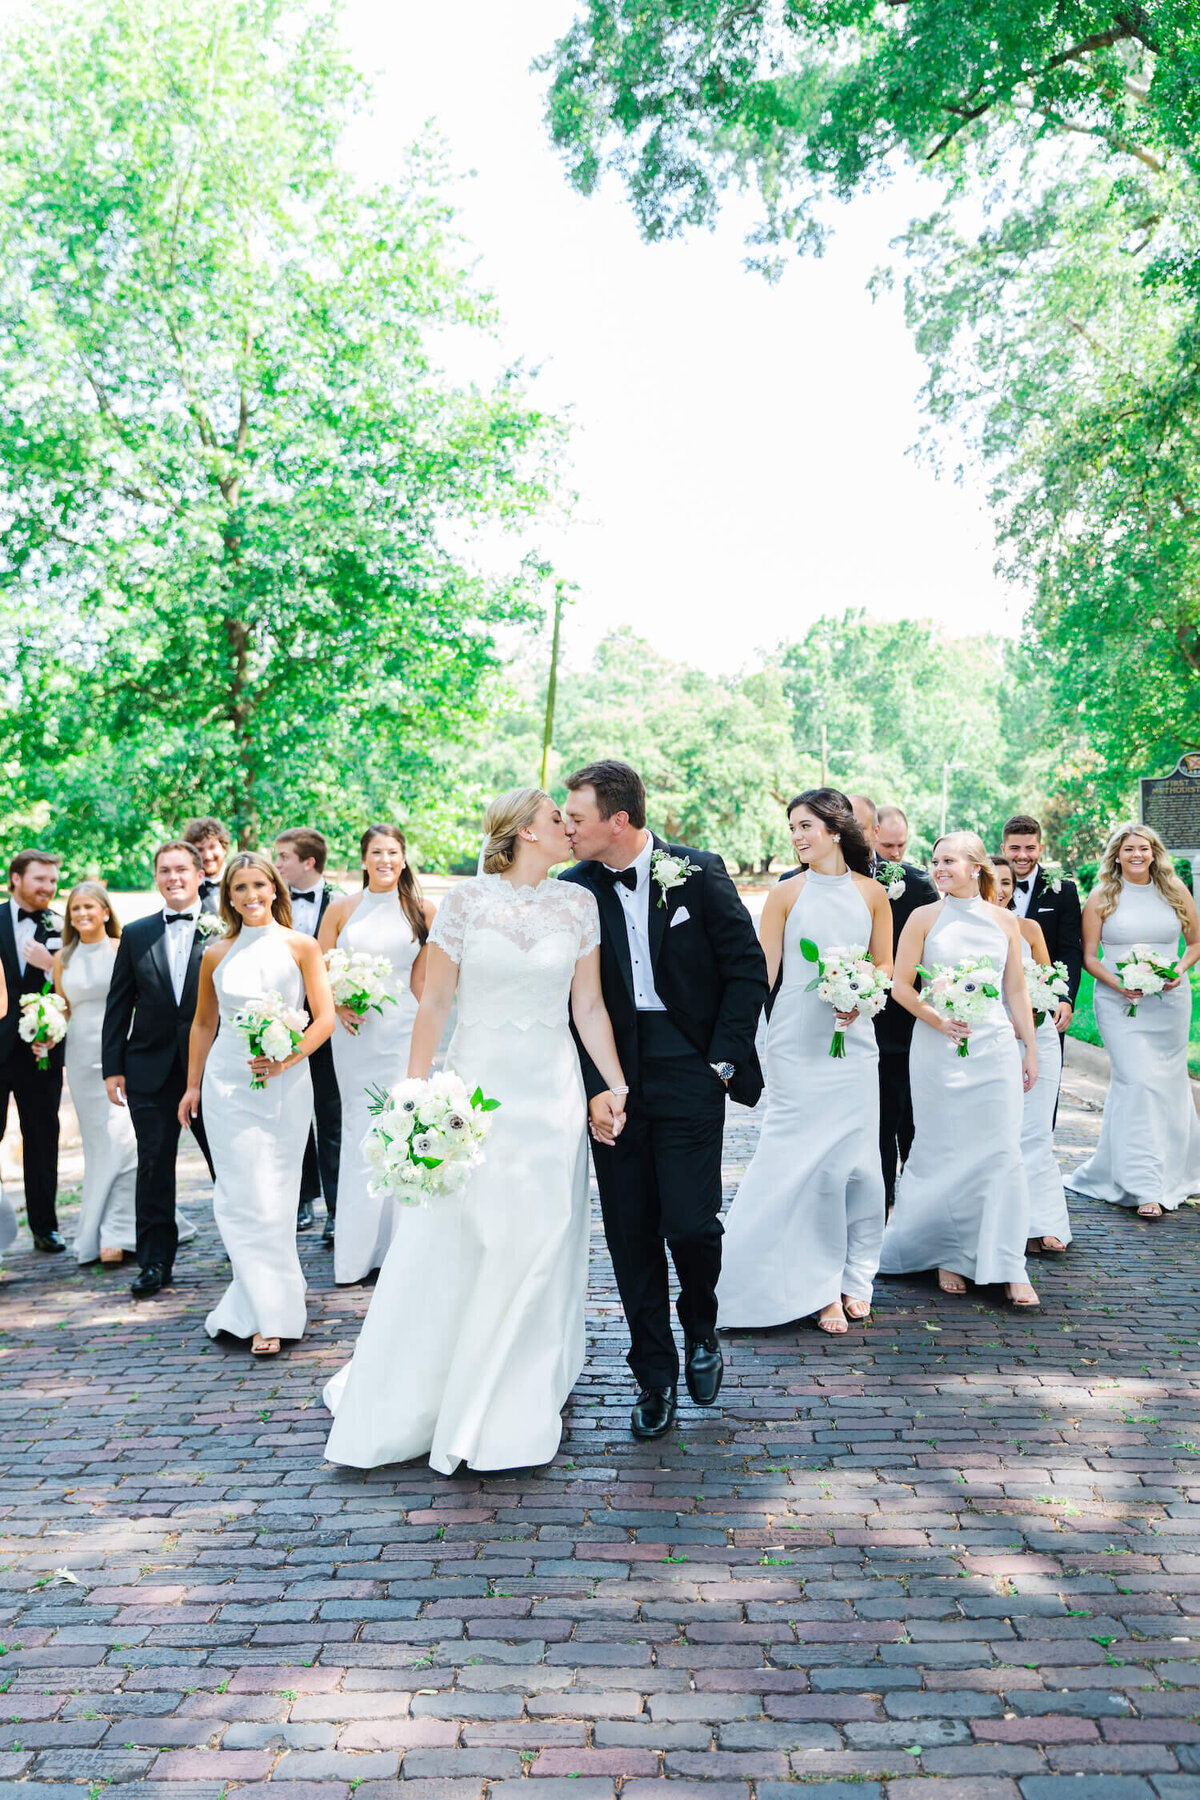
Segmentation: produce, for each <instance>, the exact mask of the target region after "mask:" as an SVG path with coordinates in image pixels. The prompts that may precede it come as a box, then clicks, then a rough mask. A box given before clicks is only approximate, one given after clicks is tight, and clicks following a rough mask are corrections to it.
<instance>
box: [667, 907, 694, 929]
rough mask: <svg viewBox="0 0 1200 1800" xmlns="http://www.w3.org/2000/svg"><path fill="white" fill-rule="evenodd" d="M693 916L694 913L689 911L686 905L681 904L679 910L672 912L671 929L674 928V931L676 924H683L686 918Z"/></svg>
mask: <svg viewBox="0 0 1200 1800" xmlns="http://www.w3.org/2000/svg"><path fill="white" fill-rule="evenodd" d="M691 916H692V915H691V913H690V912H689V911H688V909H687V907H686V906H681V907H680V908H679V910H678V911H677V912H673V913H672V914H671V929H672V931H674V929H675V927H676V925H682V924H683V921H684V920H685V919H690V918H691Z"/></svg>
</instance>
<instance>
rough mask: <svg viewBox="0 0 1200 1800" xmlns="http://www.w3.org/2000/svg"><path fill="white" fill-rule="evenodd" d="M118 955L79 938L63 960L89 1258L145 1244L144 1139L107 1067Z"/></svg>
mask: <svg viewBox="0 0 1200 1800" xmlns="http://www.w3.org/2000/svg"><path fill="white" fill-rule="evenodd" d="M116 960H117V940H116V939H115V938H110V937H102V938H101V939H100V941H99V943H97V944H85V943H83V942H82V941H81V940H78V939H77V940H76V943H75V947H74V949H73V950H72V951H71V953H70V955H69V956H66V957H64V959H63V965H62V990H63V994H64V995H65V997H66V1000H67V1003H68V1005H69V1006H70V1008H71V1017H70V1023H69V1026H68V1030H67V1040H66V1072H67V1086H68V1087H69V1089H70V1093H71V1100H72V1103H73V1105H74V1107H75V1117H76V1118H77V1119H78V1121H79V1136H80V1138H81V1140H82V1143H83V1198H82V1200H81V1201H80V1205H79V1223H78V1224H77V1225H76V1227H75V1241H74V1243H73V1245H72V1246H71V1247H72V1249H73V1250H74V1252H75V1261H76V1262H81V1263H87V1262H95V1260H96V1258H97V1257H98V1256H99V1254H100V1252H101V1250H102V1249H103V1250H136V1249H137V1220H136V1218H135V1216H134V1191H135V1189H136V1187H137V1139H136V1137H135V1136H134V1133H133V1122H132V1120H131V1119H130V1117H129V1112H128V1109H127V1108H126V1107H124V1106H114V1105H113V1103H112V1101H111V1100H110V1099H109V1097H108V1091H107V1089H106V1088H105V1086H104V1077H103V1075H102V1074H101V1072H100V1034H101V1031H102V1029H103V1026H104V1006H105V1002H106V1001H107V999H108V988H109V983H110V982H111V980H112V972H113V964H114V963H115V962H116ZM181 1222H182V1221H181Z"/></svg>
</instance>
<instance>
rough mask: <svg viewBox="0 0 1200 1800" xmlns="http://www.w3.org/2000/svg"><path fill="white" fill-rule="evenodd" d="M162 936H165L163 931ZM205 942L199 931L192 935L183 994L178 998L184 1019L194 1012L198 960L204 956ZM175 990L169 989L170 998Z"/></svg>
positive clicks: (198, 982) (198, 967)
mask: <svg viewBox="0 0 1200 1800" xmlns="http://www.w3.org/2000/svg"><path fill="white" fill-rule="evenodd" d="M163 936H164V937H165V936H166V932H165V931H164V933H163ZM204 945H205V940H204V938H203V936H202V935H201V933H200V932H199V931H196V932H194V933H193V935H192V950H191V955H190V956H189V957H188V965H187V968H186V969H185V971H184V976H183V992H182V994H181V995H180V996H179V1010H180V1012H181V1013H182V1014H183V1015H184V1017H185V1018H190V1017H191V1016H192V1014H193V1013H194V1012H195V1010H196V995H197V993H198V992H199V989H200V959H201V957H202V956H203V955H204ZM174 993H175V990H174V988H172V989H171V995H172V998H174Z"/></svg>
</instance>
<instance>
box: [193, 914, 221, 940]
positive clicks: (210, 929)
mask: <svg viewBox="0 0 1200 1800" xmlns="http://www.w3.org/2000/svg"><path fill="white" fill-rule="evenodd" d="M196 932H197V935H198V936H199V937H202V938H215V937H224V935H225V925H224V921H223V920H222V919H221V918H220V916H219V914H217V913H211V912H202V913H201V914H200V917H199V918H198V919H197V920H196Z"/></svg>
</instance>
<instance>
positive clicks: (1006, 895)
mask: <svg viewBox="0 0 1200 1800" xmlns="http://www.w3.org/2000/svg"><path fill="white" fill-rule="evenodd" d="M992 873H993V874H994V875H995V877H996V904H997V906H1002V907H1003V908H1004V909H1005V911H1006V912H1010V913H1012V915H1013V918H1014V919H1016V921H1017V930H1018V931H1019V932H1020V934H1021V961H1022V964H1023V965H1025V966H1028V965H1029V964H1030V963H1035V962H1036V963H1041V965H1042V967H1043V968H1049V967H1050V964H1051V962H1052V960H1053V959H1052V957H1051V955H1050V951H1049V949H1048V947H1047V944H1046V939H1045V936H1044V934H1043V932H1042V928H1041V926H1040V925H1039V924H1038V922H1037V920H1036V919H1022V918H1021V917H1020V915H1019V914H1018V913H1017V910H1016V908H1015V906H1014V905H1013V893H1014V891H1015V887H1014V884H1015V881H1016V875H1015V873H1014V871H1013V866H1012V864H1011V863H1010V862H1009V860H1008V858H1007V856H993V858H992ZM1037 1048H1038V1078H1037V1080H1036V1082H1035V1083H1034V1085H1033V1086H1032V1087H1031V1088H1030V1090H1029V1092H1028V1093H1027V1094H1026V1096H1025V1109H1024V1113H1023V1115H1022V1121H1023V1122H1022V1125H1021V1155H1022V1156H1023V1157H1024V1159H1025V1179H1026V1180H1027V1181H1028V1183H1029V1242H1028V1243H1027V1244H1026V1246H1025V1254H1026V1255H1027V1256H1043V1255H1050V1256H1061V1255H1062V1254H1063V1252H1064V1251H1065V1250H1066V1247H1067V1245H1068V1244H1069V1243H1070V1241H1071V1221H1070V1218H1069V1216H1068V1213H1067V1196H1066V1194H1065V1193H1064V1191H1063V1179H1062V1172H1061V1170H1060V1169H1059V1166H1058V1161H1057V1158H1056V1157H1055V1155H1054V1109H1055V1107H1056V1106H1057V1105H1058V1084H1059V1082H1060V1080H1061V1079H1062V1039H1061V1038H1060V1037H1059V1035H1058V1013H1057V1011H1055V1012H1052V1013H1047V1014H1046V1015H1045V1017H1044V1018H1043V1020H1042V1022H1041V1024H1040V1025H1039V1026H1038V1027H1037Z"/></svg>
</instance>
